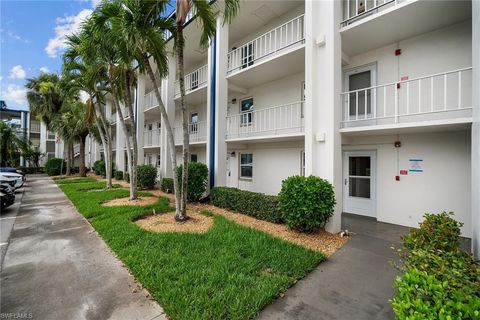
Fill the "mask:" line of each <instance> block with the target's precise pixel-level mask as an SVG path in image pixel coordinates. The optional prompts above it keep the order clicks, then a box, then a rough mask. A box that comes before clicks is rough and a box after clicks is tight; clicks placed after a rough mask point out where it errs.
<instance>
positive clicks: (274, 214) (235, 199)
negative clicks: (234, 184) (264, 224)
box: [210, 187, 282, 222]
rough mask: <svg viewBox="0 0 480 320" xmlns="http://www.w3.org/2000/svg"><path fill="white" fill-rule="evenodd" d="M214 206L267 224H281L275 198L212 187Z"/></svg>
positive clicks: (211, 199) (235, 189)
mask: <svg viewBox="0 0 480 320" xmlns="http://www.w3.org/2000/svg"><path fill="white" fill-rule="evenodd" d="M210 201H211V203H212V204H213V205H214V206H217V207H220V208H224V209H228V210H233V211H237V212H240V213H243V214H246V215H249V216H252V217H254V218H257V219H260V220H265V221H269V222H281V221H282V218H281V215H280V212H279V211H278V209H277V197H276V196H269V195H266V194H263V193H257V192H251V191H244V190H239V189H237V188H227V187H214V188H212V190H210Z"/></svg>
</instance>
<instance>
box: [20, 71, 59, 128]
mask: <svg viewBox="0 0 480 320" xmlns="http://www.w3.org/2000/svg"><path fill="white" fill-rule="evenodd" d="M59 82H60V78H59V77H58V75H56V74H54V73H41V74H40V75H39V76H38V77H36V78H31V79H27V83H26V85H25V87H26V88H27V100H28V103H29V105H30V112H31V113H32V114H33V115H35V116H37V118H38V119H39V120H41V121H42V122H44V123H45V124H46V126H47V128H49V125H50V122H51V121H52V119H53V118H54V117H55V116H56V115H57V114H58V113H59V112H60V109H61V108H62V104H63V97H62V93H60V92H59V90H58V83H59ZM49 129H50V128H49Z"/></svg>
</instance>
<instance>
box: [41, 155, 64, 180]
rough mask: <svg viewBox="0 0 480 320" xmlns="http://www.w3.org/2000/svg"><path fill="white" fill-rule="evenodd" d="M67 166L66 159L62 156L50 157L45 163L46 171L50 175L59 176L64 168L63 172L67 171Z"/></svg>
mask: <svg viewBox="0 0 480 320" xmlns="http://www.w3.org/2000/svg"><path fill="white" fill-rule="evenodd" d="M66 167H67V164H66V162H65V160H63V159H60V158H50V159H48V160H47V163H45V173H46V174H48V175H49V176H58V175H60V174H62V172H61V170H62V169H63V170H62V171H63V173H65V172H66Z"/></svg>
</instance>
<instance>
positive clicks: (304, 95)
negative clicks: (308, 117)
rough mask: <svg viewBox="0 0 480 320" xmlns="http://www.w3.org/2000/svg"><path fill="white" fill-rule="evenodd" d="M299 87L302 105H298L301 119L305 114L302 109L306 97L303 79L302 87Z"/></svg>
mask: <svg viewBox="0 0 480 320" xmlns="http://www.w3.org/2000/svg"><path fill="white" fill-rule="evenodd" d="M301 89H302V91H301V92H302V94H301V97H302V105H301V106H300V115H301V117H302V119H303V118H304V116H305V115H304V111H303V109H304V106H305V101H306V99H307V92H306V89H305V81H302V87H301Z"/></svg>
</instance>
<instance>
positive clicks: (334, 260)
mask: <svg viewBox="0 0 480 320" xmlns="http://www.w3.org/2000/svg"><path fill="white" fill-rule="evenodd" d="M342 224H343V226H342V228H343V229H348V230H349V231H351V232H355V235H354V236H353V238H352V240H350V241H349V242H348V243H347V244H346V245H345V246H344V247H343V248H342V249H340V250H339V251H338V252H336V253H335V254H334V255H333V256H331V257H330V258H329V259H328V260H327V261H326V262H324V263H322V264H320V266H319V267H318V268H317V269H316V270H314V271H313V272H312V273H310V274H309V275H308V276H307V277H305V278H304V279H302V280H300V281H299V282H298V283H297V284H296V285H295V286H293V287H292V288H291V289H289V290H288V291H287V293H286V294H285V297H284V298H280V299H277V300H276V301H275V302H274V303H272V304H271V305H269V306H267V307H266V308H265V309H264V310H263V311H262V312H261V313H260V315H259V317H258V319H262V320H266V319H269V320H272V319H299V320H300V319H301V320H313V319H315V320H320V319H339V320H340V319H341V320H350V319H351V320H364V319H365V320H374V319H378V320H384V319H394V315H393V310H392V308H391V307H390V305H389V303H388V300H389V299H390V298H392V296H393V293H394V291H393V288H392V284H393V280H394V278H395V276H396V274H397V273H396V270H395V269H394V268H393V267H392V266H391V265H390V261H392V260H395V259H396V256H395V254H394V253H393V250H392V249H391V248H390V247H391V246H392V244H394V245H395V246H396V247H400V236H401V235H403V234H405V233H406V232H407V231H408V228H405V227H401V226H396V225H391V224H387V223H381V222H376V221H375V220H372V219H368V218H364V217H360V216H354V215H346V214H344V216H343V219H342Z"/></svg>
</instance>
